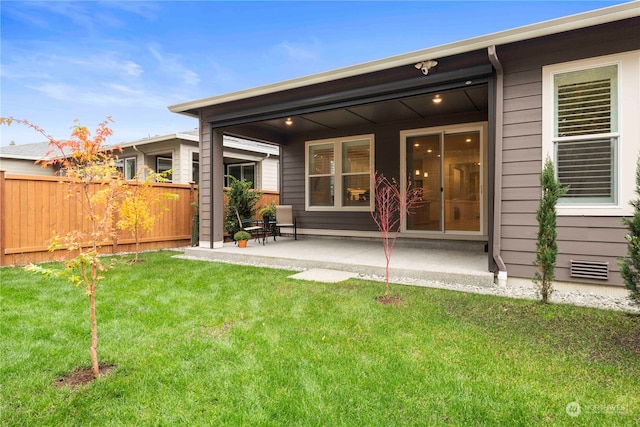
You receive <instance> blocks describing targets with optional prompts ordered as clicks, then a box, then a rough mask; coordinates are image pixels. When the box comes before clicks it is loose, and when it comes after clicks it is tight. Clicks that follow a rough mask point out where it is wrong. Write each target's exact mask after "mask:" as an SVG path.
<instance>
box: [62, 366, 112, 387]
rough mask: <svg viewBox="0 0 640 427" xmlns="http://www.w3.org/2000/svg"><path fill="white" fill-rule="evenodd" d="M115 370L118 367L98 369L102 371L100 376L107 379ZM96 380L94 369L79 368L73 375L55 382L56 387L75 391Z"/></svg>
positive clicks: (101, 367)
mask: <svg viewBox="0 0 640 427" xmlns="http://www.w3.org/2000/svg"><path fill="white" fill-rule="evenodd" d="M115 368H116V365H100V367H99V368H98V369H99V371H100V376H101V377H105V376H107V375H109V374H110V373H111V371H113V370H114V369H115ZM95 379H96V378H95V377H94V376H93V369H92V368H78V369H76V370H75V371H73V372H72V373H70V374H67V375H65V376H63V377H60V378H58V379H57V380H56V381H55V383H54V385H55V386H56V387H64V386H68V387H70V388H72V389H75V388H78V387H80V386H83V385H85V384H89V383H90V382H91V381H93V380H95Z"/></svg>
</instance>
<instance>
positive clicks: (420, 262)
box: [185, 237, 494, 287]
mask: <svg viewBox="0 0 640 427" xmlns="http://www.w3.org/2000/svg"><path fill="white" fill-rule="evenodd" d="M185 256H188V257H197V258H205V259H209V260H213V261H219V262H227V263H233V264H246V265H256V266H262V267H274V268H284V269H290V270H308V269H312V268H319V269H328V270H339V271H346V272H349V273H354V274H358V275H362V276H382V277H384V275H385V263H386V260H385V256H384V251H383V249H382V243H381V242H380V241H379V240H358V239H340V238H338V239H328V238H311V237H303V238H299V239H298V240H293V239H292V238H290V237H278V240H277V241H273V240H269V241H268V243H267V244H265V245H263V244H262V243H261V242H256V241H250V242H249V244H248V245H247V247H246V248H238V247H237V246H235V245H234V244H233V243H225V244H224V245H223V247H222V248H219V249H207V248H198V247H194V248H187V249H186V250H185ZM389 278H390V281H392V282H393V281H396V282H401V281H403V280H405V279H407V278H409V279H419V280H433V281H437V282H442V283H457V284H463V285H474V286H484V287H491V286H493V285H494V281H493V273H492V272H490V271H488V254H487V253H486V252H484V251H483V250H482V246H478V245H476V246H475V247H474V248H472V249H468V248H463V249H459V248H458V249H457V248H455V246H454V247H453V248H452V247H447V246H446V245H441V244H438V243H437V242H436V243H434V244H430V245H425V244H420V243H419V242H410V243H401V242H398V244H397V245H396V247H395V249H394V251H393V254H392V257H391V262H390V265H389Z"/></svg>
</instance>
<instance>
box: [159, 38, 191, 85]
mask: <svg viewBox="0 0 640 427" xmlns="http://www.w3.org/2000/svg"><path fill="white" fill-rule="evenodd" d="M149 52H151V55H152V56H153V57H154V58H155V59H156V61H157V62H158V67H157V72H158V73H162V74H165V75H168V76H169V77H170V78H172V77H173V78H177V79H179V80H180V81H182V83H186V84H188V85H191V86H196V85H198V84H199V83H200V76H199V75H198V73H196V72H195V71H193V70H191V69H190V68H189V67H187V66H186V65H184V64H183V62H182V61H183V60H182V57H181V56H180V55H176V54H165V53H162V52H161V48H160V47H158V46H149Z"/></svg>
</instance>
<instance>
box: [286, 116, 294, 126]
mask: <svg viewBox="0 0 640 427" xmlns="http://www.w3.org/2000/svg"><path fill="white" fill-rule="evenodd" d="M284 123H285V124H286V125H287V126H291V125H292V124H293V120H291V117H287V120H285V121H284Z"/></svg>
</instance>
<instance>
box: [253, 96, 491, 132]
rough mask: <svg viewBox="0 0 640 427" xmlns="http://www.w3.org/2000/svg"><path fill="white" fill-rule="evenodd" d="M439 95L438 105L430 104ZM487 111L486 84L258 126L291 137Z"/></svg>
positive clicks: (282, 119)
mask: <svg viewBox="0 0 640 427" xmlns="http://www.w3.org/2000/svg"><path fill="white" fill-rule="evenodd" d="M436 94H438V95H440V97H441V98H442V102H441V103H440V104H435V103H434V102H433V101H432V100H433V98H434V96H435V95H436ZM487 110H488V91H487V86H486V84H483V85H480V86H471V87H466V88H461V89H455V90H449V91H444V92H434V93H428V94H422V95H417V96H411V97H405V98H399V99H392V100H387V101H380V102H375V103H368V104H363V105H356V106H350V107H346V108H339V109H333V110H328V111H321V112H314V113H308V114H300V115H295V116H291V119H292V121H293V123H292V124H291V125H287V124H286V123H285V120H286V119H287V117H282V118H277V119H271V120H265V121H262V122H259V125H260V126H262V127H264V128H268V129H270V130H272V131H275V132H277V133H279V134H284V135H291V134H295V133H307V132H315V131H322V130H334V129H340V128H349V127H356V126H363V125H365V126H366V125H382V124H386V123H394V122H402V121H409V120H416V119H424V118H427V117H434V116H446V115H453V114H464V113H475V112H480V111H487Z"/></svg>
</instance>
